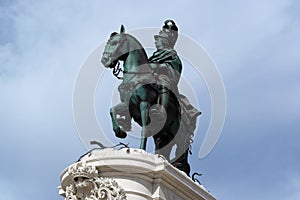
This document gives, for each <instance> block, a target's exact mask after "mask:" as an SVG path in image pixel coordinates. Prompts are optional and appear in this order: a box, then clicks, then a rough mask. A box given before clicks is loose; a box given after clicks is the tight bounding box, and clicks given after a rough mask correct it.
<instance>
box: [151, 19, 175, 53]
mask: <svg viewBox="0 0 300 200" xmlns="http://www.w3.org/2000/svg"><path fill="white" fill-rule="evenodd" d="M154 37H155V38H156V37H162V38H165V39H167V40H168V42H169V44H170V47H171V48H173V47H174V45H175V43H176V41H177V38H178V27H177V26H176V24H175V22H174V21H173V20H170V19H168V20H166V21H165V22H164V25H163V27H162V29H161V30H160V31H159V33H158V35H155V36H154Z"/></svg>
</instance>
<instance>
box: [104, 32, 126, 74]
mask: <svg viewBox="0 0 300 200" xmlns="http://www.w3.org/2000/svg"><path fill="white" fill-rule="evenodd" d="M112 37H114V36H112ZM125 37H126V36H125V34H124V35H122V36H121V39H120V41H119V42H118V43H119V45H118V46H117V48H116V50H115V51H114V53H111V52H107V51H104V52H103V54H107V55H108V56H109V57H110V58H111V60H112V61H113V62H115V61H116V64H115V65H114V67H111V68H112V69H113V75H114V76H115V77H116V78H117V79H123V77H120V76H119V74H120V73H121V72H123V70H122V68H121V67H120V61H119V59H118V58H117V57H116V56H115V54H116V52H118V51H119V48H120V47H121V46H122V45H123V43H124V41H125V39H126V38H125ZM110 41H111V38H110V39H109V40H108V41H107V43H109V42H110Z"/></svg>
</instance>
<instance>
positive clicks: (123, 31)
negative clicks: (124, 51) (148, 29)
mask: <svg viewBox="0 0 300 200" xmlns="http://www.w3.org/2000/svg"><path fill="white" fill-rule="evenodd" d="M120 33H125V27H124V26H123V24H122V25H121V28H120Z"/></svg>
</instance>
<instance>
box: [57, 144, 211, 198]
mask: <svg viewBox="0 0 300 200" xmlns="http://www.w3.org/2000/svg"><path fill="white" fill-rule="evenodd" d="M59 194H60V195H62V196H64V197H65V198H66V199H68V200H71V199H72V200H81V199H82V200H83V199H84V200H96V199H97V200H98V199H105V200H106V199H107V200H108V199H110V200H150V199H151V200H175V199H176V200H215V198H214V197H213V196H212V195H211V194H210V193H208V191H207V190H206V189H205V188H204V187H203V186H202V185H199V184H197V183H195V182H193V181H192V180H191V179H190V178H189V177H188V176H187V175H186V174H185V173H184V172H182V171H180V170H178V169H176V168H174V167H173V166H172V165H171V164H169V162H168V161H167V160H165V159H164V158H163V157H161V156H159V155H153V154H149V153H146V152H145V151H144V150H140V149H128V148H123V149H121V150H117V149H110V148H108V149H103V150H94V151H92V152H90V153H89V154H87V155H85V156H84V157H83V158H81V160H80V161H79V162H77V163H75V164H73V165H71V166H70V167H68V168H66V169H65V170H64V171H63V173H62V175H61V186H60V187H59Z"/></svg>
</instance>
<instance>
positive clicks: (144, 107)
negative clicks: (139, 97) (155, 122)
mask: <svg viewBox="0 0 300 200" xmlns="http://www.w3.org/2000/svg"><path fill="white" fill-rule="evenodd" d="M149 108H150V103H148V102H146V101H142V102H141V103H140V111H141V121H142V132H141V145H140V148H141V149H144V150H146V144H147V137H149V135H150V133H149V131H150V130H149V128H148V127H147V125H148V123H149V122H148V114H149Z"/></svg>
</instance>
